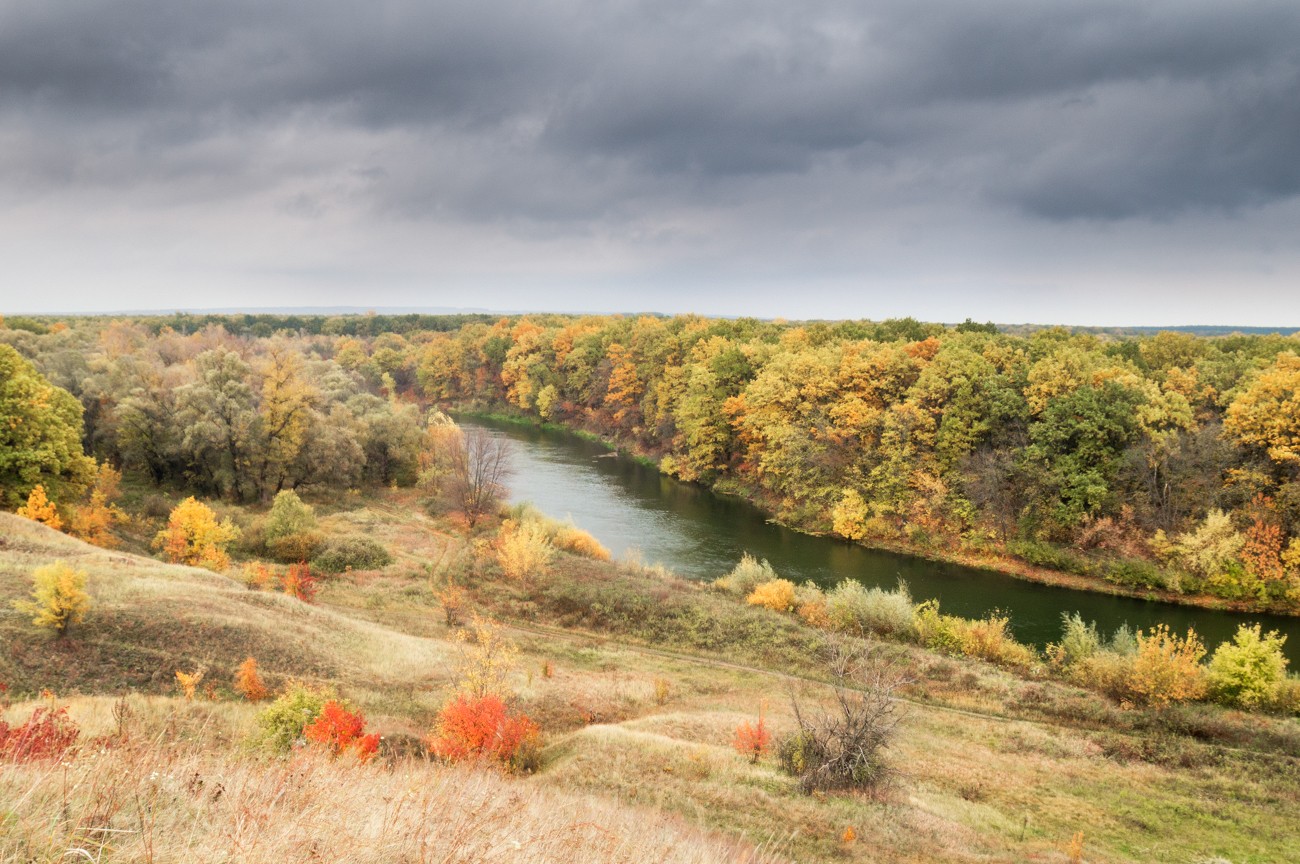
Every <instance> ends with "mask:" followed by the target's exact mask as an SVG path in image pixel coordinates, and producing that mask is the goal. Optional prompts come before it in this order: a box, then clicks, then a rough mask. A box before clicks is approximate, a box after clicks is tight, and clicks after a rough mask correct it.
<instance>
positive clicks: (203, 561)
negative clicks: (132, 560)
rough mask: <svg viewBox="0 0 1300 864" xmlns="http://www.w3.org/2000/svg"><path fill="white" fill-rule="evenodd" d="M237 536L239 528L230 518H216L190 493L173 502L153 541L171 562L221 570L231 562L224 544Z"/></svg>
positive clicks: (155, 546)
mask: <svg viewBox="0 0 1300 864" xmlns="http://www.w3.org/2000/svg"><path fill="white" fill-rule="evenodd" d="M239 536H240V531H239V529H238V528H236V527H235V526H234V525H233V524H232V523H231V521H230V520H229V519H225V520H222V521H221V522H218V521H217V514H215V513H213V512H212V508H211V507H208V506H207V505H206V504H204V503H202V502H201V501H198V500H197V499H195V498H194V497H193V496H190V497H189V498H186V499H185V500H184V501H182V502H181V503H179V504H177V505H176V509H175V510H173V511H172V512H171V516H169V517H168V519H167V527H166V528H164V529H163V530H161V531H159V532H158V535H157V536H156V537H154V540H153V545H154V548H155V549H161V550H162V551H163V553H164V554H165V555H166V556H167V560H168V561H171V562H172V563H173V564H190V565H193V566H195V567H206V568H208V569H209V570H216V571H221V570H224V569H226V567H228V566H230V558H229V556H227V555H226V546H227V545H229V544H230V543H231V542H232V541H234V540H238V539H239Z"/></svg>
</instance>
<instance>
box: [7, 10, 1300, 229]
mask: <svg viewBox="0 0 1300 864" xmlns="http://www.w3.org/2000/svg"><path fill="white" fill-rule="evenodd" d="M1298 10H1300V7H1296V6H1295V5H1294V4H1292V3H1251V2H1244V3H1226V2H1219V3H1204V2H1200V3H1198V2H1158V3H1144V4H1133V3H1129V2H1122V3H1121V2H1091V3H1041V2H988V3H978V4H972V3H967V2H948V3H931V4H916V3H912V2H907V3H901V2H892V3H890V2H884V3H874V4H861V5H858V4H852V5H850V4H842V3H818V2H809V3H801V4H790V3H786V2H766V3H764V2H757V3H755V2H739V0H735V2H716V3H681V2H646V3H617V2H614V3H609V2H568V3H564V2H560V3H552V4H538V3H529V2H462V3H451V2H447V3H438V4H427V3H396V2H389V3H382V2H381V3H373V4H340V3H332V2H328V0H317V2H283V0H281V2H249V3H211V2H207V3H188V2H177V0H168V2H161V0H155V2H144V0H135V2H130V0H128V2H114V3H75V4H68V3H47V2H10V3H8V4H5V5H4V7H3V8H0V123H3V124H4V127H5V128H6V129H7V132H8V134H7V136H6V140H7V141H8V142H9V143H8V145H7V149H8V150H9V158H8V159H7V160H6V162H7V163H8V164H7V166H6V167H4V168H0V171H5V172H7V173H8V175H9V176H10V177H11V178H12V177H15V176H18V177H20V178H21V179H22V180H24V181H26V182H27V183H29V184H35V185H36V186H38V187H39V185H40V183H41V182H46V183H66V182H73V181H75V182H84V183H88V184H94V183H104V184H110V185H113V184H121V185H126V186H131V185H133V184H136V183H138V182H142V181H152V182H168V183H171V182H176V181H177V180H178V179H183V178H184V177H185V176H186V175H187V174H193V175H194V176H195V177H199V178H201V177H208V178H211V179H215V180H220V181H222V183H225V184H227V185H226V188H227V189H239V188H243V187H244V185H245V184H251V185H254V186H255V185H257V184H259V183H266V182H270V180H269V176H271V175H274V176H280V177H283V176H285V175H286V174H287V175H288V176H294V175H296V174H299V173H301V174H302V175H304V176H319V175H320V174H321V173H322V172H324V171H326V169H327V167H328V166H331V165H334V166H337V165H339V164H343V163H346V164H347V165H348V170H349V171H351V172H353V175H354V176H359V175H358V174H357V173H356V172H371V174H370V176H371V179H372V181H373V182H371V183H369V184H359V185H360V187H364V188H358V189H356V190H354V194H355V195H356V196H357V197H358V200H360V199H366V198H367V196H371V197H370V198H369V199H368V200H371V203H372V204H373V206H375V207H377V208H379V209H381V210H382V209H388V210H393V211H396V212H401V213H405V214H408V215H418V214H427V213H432V212H439V211H441V212H452V213H463V214H464V215H465V216H466V217H469V218H489V219H490V218H509V217H511V216H519V215H524V216H532V217H535V218H541V219H546V218H551V217H552V216H556V215H567V216H570V217H576V218H581V217H582V216H583V215H584V214H585V215H586V216H588V217H590V218H602V217H606V216H608V214H609V213H610V212H611V211H612V210H618V209H619V207H620V206H622V204H621V203H620V202H627V201H629V200H632V201H647V200H650V199H653V200H655V201H656V203H657V205H663V203H664V199H665V198H670V199H672V200H673V201H675V202H676V203H678V204H680V205H687V206H688V205H690V204H691V202H692V201H693V200H694V196H703V197H704V199H705V200H709V198H710V196H714V195H723V196H733V197H735V196H739V198H741V199H743V198H744V197H745V195H746V194H751V193H752V194H758V192H759V189H758V188H757V187H756V188H755V189H754V190H750V193H747V190H746V188H745V184H746V183H748V182H750V181H752V180H753V179H754V178H762V177H766V176H771V175H779V174H796V175H798V174H808V173H812V172H816V171H833V172H837V173H838V174H841V175H842V182H841V184H840V188H841V190H842V192H843V194H842V198H843V199H844V200H835V201H831V202H829V204H828V206H830V207H832V209H833V210H834V213H833V214H828V215H827V218H837V217H838V216H839V215H844V214H846V213H851V212H852V211H853V210H854V208H855V206H862V205H861V201H860V198H859V196H860V195H862V194H869V193H873V192H878V191H879V189H880V187H881V186H882V185H889V184H890V183H892V182H894V181H896V180H897V178H898V176H899V171H900V170H902V169H900V167H899V166H900V165H901V164H904V163H906V164H909V165H910V166H911V167H910V168H909V169H908V170H909V171H910V172H911V175H912V179H911V180H910V181H909V184H908V185H909V187H910V191H911V192H913V193H914V194H917V195H919V196H922V197H930V196H933V197H939V198H949V199H953V200H966V199H971V198H974V199H979V200H987V201H990V202H994V203H997V202H1001V203H1003V204H1006V205H1009V206H1011V207H1013V208H1022V209H1024V210H1026V211H1028V212H1030V213H1034V214H1038V215H1040V216H1043V217H1047V218H1050V219H1061V218H1069V217H1077V216H1086V217H1099V218H1123V217H1131V216H1139V217H1140V216H1165V215H1168V214H1171V213H1177V212H1180V211H1184V210H1187V209H1189V208H1202V207H1210V208H1215V207H1218V208H1234V207H1240V206H1248V205H1253V204H1259V203H1264V202H1268V201H1270V200H1275V199H1279V198H1287V197H1290V196H1294V195H1295V194H1296V193H1297V192H1298V191H1300V160H1298V159H1296V158H1295V153H1296V152H1297V146H1298V145H1300V98H1298V97H1297V96H1296V94H1297V93H1300V61H1298V59H1297V58H1298V54H1297V46H1300V11H1298ZM294 135H301V137H302V140H295V141H293V142H292V144H284V143H283V142H284V140H285V139H286V137H292V136H294ZM357 136H360V137H357ZM277 141H280V142H281V143H280V144H279V145H277V144H276V142H277ZM277 146H279V147H280V148H282V149H280V150H277V149H276V148H277ZM448 160H454V163H452V162H449V161H448ZM433 162H437V163H439V164H437V165H431V163H433ZM895 191H897V190H895ZM855 201H856V202H858V203H857V204H856V205H855V203H854V202H855Z"/></svg>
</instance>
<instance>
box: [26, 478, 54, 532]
mask: <svg viewBox="0 0 1300 864" xmlns="http://www.w3.org/2000/svg"><path fill="white" fill-rule="evenodd" d="M16 513H17V515H19V516H25V517H26V518H28V519H31V520H33V521H35V522H40V523H42V524H43V525H48V526H50V527H51V528H53V529H54V530H55V531H61V530H62V529H63V519H62V518H60V516H59V510H58V508H57V507H55V506H54V502H53V501H51V500H50V499H49V498H47V497H46V495H45V487H44V486H42V485H41V484H39V483H37V484H36V485H35V486H33V487H32V492H31V494H30V495H28V496H27V503H26V504H24V505H23V506H22V507H19V508H18V510H17V511H16Z"/></svg>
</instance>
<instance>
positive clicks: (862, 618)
mask: <svg viewBox="0 0 1300 864" xmlns="http://www.w3.org/2000/svg"><path fill="white" fill-rule="evenodd" d="M912 613H913V609H912V596H911V594H910V593H909V592H908V590H907V585H906V584H904V583H902V582H900V583H899V585H898V588H897V589H896V590H894V591H884V590H882V589H880V588H875V587H872V588H868V587H866V586H865V585H863V584H862V583H861V582H857V581H854V580H852V579H846V580H844V581H843V582H841V583H840V584H838V585H836V586H835V588H834V589H832V590H831V592H830V593H829V594H827V595H826V615H827V618H828V620H829V624H830V628H831V629H833V630H837V631H839V632H841V633H849V634H853V635H862V634H864V633H876V634H879V635H882V636H893V637H896V638H906V637H907V636H910V635H911V634H912V632H913V614H912Z"/></svg>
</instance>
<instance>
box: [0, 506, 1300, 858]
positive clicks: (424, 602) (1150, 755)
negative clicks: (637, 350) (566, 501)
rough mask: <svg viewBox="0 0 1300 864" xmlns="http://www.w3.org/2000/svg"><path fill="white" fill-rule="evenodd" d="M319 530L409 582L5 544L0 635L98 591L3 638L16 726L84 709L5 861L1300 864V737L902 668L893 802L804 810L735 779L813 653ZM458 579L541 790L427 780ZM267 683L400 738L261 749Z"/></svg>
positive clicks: (599, 573)
mask: <svg viewBox="0 0 1300 864" xmlns="http://www.w3.org/2000/svg"><path fill="white" fill-rule="evenodd" d="M322 514H323V518H322V520H321V527H322V530H325V531H327V532H329V533H331V534H358V535H360V534H364V535H365V536H369V537H372V538H373V539H375V540H378V541H379V542H380V543H382V544H383V545H385V546H386V547H387V548H389V549H390V550H391V551H392V552H393V553H394V557H395V560H394V562H393V563H392V564H390V565H389V566H387V567H385V568H383V569H382V570H378V571H361V572H351V573H345V574H343V575H341V576H338V577H335V578H331V579H328V580H324V581H323V584H322V590H321V592H320V594H319V596H318V597H317V602H316V603H315V604H312V605H308V604H304V603H302V602H300V601H298V600H295V599H292V598H290V597H287V596H285V595H283V594H279V593H272V592H267V591H252V590H249V589H248V588H246V587H245V586H244V584H243V583H242V582H241V581H240V580H239V579H238V578H237V576H238V568H234V569H232V570H231V571H230V575H218V574H214V573H211V572H209V571H206V570H201V569H195V568H188V567H180V566H176V565H168V564H163V563H160V562H158V561H156V560H153V559H151V558H147V557H143V556H142V555H140V554H135V553H139V552H143V551H145V550H144V547H143V545H142V543H141V539H142V538H144V537H146V536H147V535H148V530H146V528H141V529H140V530H139V531H138V532H137V533H136V535H134V536H135V540H133V541H131V542H130V543H128V547H127V548H128V549H132V550H133V551H126V550H123V551H106V550H102V549H97V548H95V547H91V546H87V545H85V544H82V543H80V542H79V541H76V540H73V539H71V538H68V537H66V536H64V535H61V534H58V533H56V532H54V531H51V530H49V529H46V528H44V527H43V526H40V525H36V524H35V523H31V522H28V521H26V520H22V519H19V518H17V517H13V516H9V515H7V514H0V538H2V539H0V603H3V608H5V609H8V608H9V607H10V604H11V602H12V601H13V600H15V599H18V598H19V597H20V596H22V595H23V594H25V593H26V591H27V590H28V587H29V585H30V582H29V574H30V572H31V570H32V569H33V568H34V567H35V566H38V565H40V564H43V563H47V562H49V561H51V560H55V559H62V560H65V561H68V562H70V563H72V564H73V565H74V566H76V567H78V568H82V569H84V570H86V571H87V572H88V573H89V577H90V578H89V583H88V591H89V593H90V594H91V596H92V597H93V598H94V602H95V606H94V609H93V611H92V614H91V616H90V617H89V618H88V620H87V621H86V622H85V623H84V624H82V625H79V626H77V627H75V628H74V629H73V630H72V632H71V633H70V634H69V635H68V636H67V637H65V638H63V639H56V638H52V637H50V636H49V635H47V634H45V633H42V632H39V631H37V630H36V629H35V628H32V627H30V626H29V625H28V624H27V622H26V620H25V618H24V617H23V616H21V615H19V614H17V613H16V612H6V613H5V614H4V615H3V617H2V618H0V630H2V631H3V636H4V640H5V642H6V644H7V645H9V646H10V647H9V650H8V651H7V652H6V653H5V654H4V655H3V656H0V680H2V681H4V682H6V683H7V684H8V685H9V686H10V688H11V695H12V697H13V698H14V700H15V704H13V705H12V706H11V707H9V709H8V710H7V711H6V713H5V717H4V719H6V720H7V721H9V722H10V723H16V722H20V721H21V720H22V719H24V718H25V717H26V716H27V715H29V714H30V712H31V711H32V710H33V708H35V707H37V706H40V705H44V704H46V703H47V702H53V704H57V705H67V707H68V709H69V713H70V715H71V716H72V718H73V719H74V720H75V721H76V722H77V723H78V724H79V725H80V726H81V728H82V737H81V739H80V740H81V741H82V743H83V746H82V747H81V748H80V749H79V750H78V751H76V752H75V754H73V755H70V756H69V757H67V758H66V759H65V760H64V762H63V763H62V764H57V763H56V764H49V763H28V764H11V763H4V764H0V800H3V801H4V802H5V803H4V804H3V809H4V811H5V815H4V818H3V828H2V829H0V852H2V853H3V860H12V861H56V860H58V861H62V860H69V859H81V860H93V861H105V862H108V861H146V860H160V861H162V860H231V861H234V860H240V861H299V860H301V861H309V860H340V861H396V860H403V861H444V860H446V861H479V860H502V861H507V860H509V861H518V860H530V861H531V860H536V861H583V862H585V861H593V862H595V861H645V860H664V861H684V862H685V861H690V862H695V861H699V862H705V861H767V860H771V861H836V860H842V861H917V862H920V861H982V862H984V861H1007V862H1012V861H1045V862H1050V861H1070V860H1086V861H1096V862H1101V861H1106V862H1125V861H1189V862H1190V861H1208V860H1217V859H1226V860H1229V861H1232V862H1238V864H1240V862H1265V861H1289V860H1298V859H1300V826H1297V823H1296V820H1295V818H1294V813H1295V811H1296V806H1297V804H1298V803H1300V724H1297V722H1296V720H1294V719H1282V718H1277V717H1271V716H1266V715H1246V714H1242V713H1238V712H1231V711H1226V710H1223V709H1219V708H1215V707H1211V706H1184V707H1173V708H1170V709H1167V710H1165V711H1161V712H1157V711H1151V710H1139V709H1133V708H1130V707H1128V706H1123V705H1119V704H1115V703H1113V702H1111V701H1110V700H1108V699H1106V698H1105V697H1103V696H1100V695H1097V694H1095V693H1091V692H1088V691H1084V690H1080V689H1077V688H1073V687H1070V686H1068V685H1065V684H1061V683H1059V682H1054V681H1049V680H1035V679H1033V678H1026V677H1022V676H1020V675H1017V674H1013V673H1012V672H1009V671H1005V670H1002V669H999V668H995V667H993V666H990V665H988V664H985V663H980V662H977V661H971V660H966V659H961V658H951V657H941V656H938V655H935V654H931V653H929V652H926V651H924V650H922V649H919V648H916V647H913V646H904V645H888V644H887V645H883V646H881V647H880V648H879V649H878V651H879V652H880V653H881V655H882V656H883V657H884V658H886V659H887V660H888V661H889V662H890V663H891V664H892V665H893V667H894V668H896V669H898V670H899V671H900V672H901V673H902V674H904V675H906V676H907V678H908V679H910V683H908V684H907V685H906V686H905V688H904V689H903V690H902V691H900V693H901V697H902V701H901V707H902V708H903V709H904V719H903V721H902V724H901V727H900V731H899V734H898V736H897V739H896V741H895V743H894V745H893V746H892V747H891V748H890V751H889V760H890V764H891V765H892V766H893V767H894V769H895V772H894V774H893V776H892V778H891V779H890V781H889V782H888V783H886V784H884V785H883V786H881V787H879V788H877V789H875V790H873V791H872V792H870V793H855V794H815V795H805V794H803V793H801V792H800V791H799V790H798V787H797V783H796V781H795V779H794V778H791V777H789V776H787V775H786V774H785V773H783V772H782V771H781V770H780V769H779V767H778V766H777V765H776V763H775V760H774V759H773V758H772V757H771V756H770V755H769V756H766V757H765V758H763V759H761V760H759V761H758V762H757V763H753V764H751V763H750V762H749V761H748V760H747V759H745V758H743V757H742V756H741V755H740V754H738V753H737V752H736V751H735V750H734V749H733V747H732V739H733V736H734V732H735V729H736V728H737V726H738V724H740V723H742V722H744V721H750V722H753V721H755V720H756V719H757V718H758V716H759V714H760V712H761V713H762V714H763V715H764V717H765V719H766V722H767V723H768V724H769V725H770V726H771V727H772V728H773V730H774V731H775V733H776V737H777V738H779V737H780V736H781V735H782V734H783V733H786V732H788V731H790V730H791V729H792V728H793V720H792V717H791V708H790V702H791V695H790V694H791V693H795V694H797V695H798V698H800V699H802V700H804V702H805V704H807V703H809V702H816V701H818V700H823V699H825V698H827V697H828V695H829V693H830V688H829V687H828V686H827V684H826V683H825V679H826V672H825V669H824V667H823V666H822V664H821V663H820V662H819V660H818V657H817V650H816V649H817V644H818V638H819V637H818V635H817V633H816V632H815V631H812V630H810V629H808V628H806V627H804V626H802V625H801V624H799V623H797V620H796V619H793V618H789V617H785V616H779V615H777V614H776V613H773V612H770V611H768V610H764V609H757V608H752V607H747V606H744V605H742V604H740V603H738V602H736V601H734V600H732V599H730V598H728V597H726V596H723V595H721V594H719V593H717V592H712V591H709V590H706V589H701V588H699V587H698V586H695V585H692V584H690V583H686V582H683V581H681V580H677V579H675V578H673V577H671V576H670V575H668V574H663V573H658V572H654V571H651V570H647V569H645V568H641V567H638V566H635V565H619V564H615V563H605V562H600V561H594V560H591V559H588V558H579V557H576V556H572V555H568V554H561V555H559V556H558V557H557V558H556V559H555V560H554V561H553V562H552V563H551V565H550V566H549V568H547V570H546V572H545V573H544V574H541V575H537V576H535V577H532V578H529V579H524V580H511V579H508V578H506V577H504V576H502V575H501V574H500V572H499V571H498V570H497V569H496V568H495V567H494V566H491V565H484V564H483V562H482V554H481V553H482V550H483V548H484V544H485V543H486V542H487V541H488V540H489V539H490V538H491V537H492V535H493V533H494V532H495V531H496V530H497V523H496V522H495V521H494V520H490V523H489V524H487V525H485V526H482V527H481V528H480V529H479V530H478V531H477V532H476V536H475V537H474V538H467V537H466V536H465V534H464V531H463V529H462V528H460V527H458V526H457V525H455V524H454V523H452V522H450V521H447V520H445V519H440V518H431V517H428V516H426V515H424V514H423V513H422V511H421V510H420V509H419V508H418V507H417V506H416V502H415V501H414V499H413V498H412V497H411V496H409V495H406V494H400V493H393V494H389V495H385V496H383V497H382V498H378V499H369V500H355V501H350V502H343V503H337V502H336V503H334V504H332V505H329V506H328V507H327V506H324V505H323V506H322ZM234 515H236V516H241V515H245V516H246V515H248V514H240V513H235V514H234ZM475 540H477V541H478V543H477V547H476V543H475ZM476 548H477V551H476ZM449 578H450V579H454V580H455V581H457V582H458V583H459V584H460V585H461V586H462V587H463V590H464V591H465V592H466V605H467V608H466V610H465V611H466V614H468V613H469V611H471V609H472V610H473V611H477V612H479V613H481V614H483V615H485V616H490V617H492V618H495V619H497V620H499V621H502V622H504V624H505V627H506V629H505V633H506V635H507V636H508V637H509V638H510V639H511V640H512V641H514V642H515V643H516V644H517V645H518V646H519V648H520V654H519V657H518V660H517V662H516V663H515V664H514V669H513V672H512V675H511V680H510V683H511V689H512V690H513V691H514V693H515V696H516V698H515V702H516V704H517V705H518V706H519V708H521V709H522V710H523V711H525V712H526V713H528V714H529V715H530V716H531V717H533V718H534V719H535V720H537V722H538V723H539V724H540V725H541V727H542V730H543V745H544V746H543V749H542V752H541V760H540V762H541V764H540V768H539V770H537V771H536V773H534V774H530V775H526V776H507V775H503V774H501V773H500V772H497V771H494V770H491V769H466V768H458V767H449V766H445V765H442V764H439V763H436V762H431V761H429V760H428V759H427V758H425V755H424V747H423V743H422V741H423V739H424V737H425V736H427V735H428V733H429V731H430V730H431V728H432V725H433V723H434V718H435V716H436V713H437V711H438V709H439V707H440V706H441V705H442V704H443V703H444V702H445V701H446V699H447V698H448V695H449V685H450V682H451V681H452V680H453V679H454V678H455V676H456V674H457V670H458V667H459V665H460V663H461V661H462V653H463V650H464V645H463V644H462V643H461V642H460V641H458V640H456V639H455V638H454V637H455V631H456V630H457V628H455V627H452V626H449V625H448V624H447V622H446V615H445V614H444V609H443V605H442V603H441V602H440V601H439V600H438V598H437V597H436V596H435V591H436V590H437V589H438V588H439V586H443V585H445V584H446V583H447V580H448V579H449ZM249 655H252V656H255V657H256V658H257V659H258V662H259V664H260V666H261V668H262V669H263V673H264V675H265V676H266V678H267V682H268V684H270V685H271V686H273V687H278V686H282V685H283V684H284V683H286V682H287V681H288V680H289V679H302V680H307V681H311V682H316V683H318V684H326V685H330V686H333V687H335V688H337V690H338V692H339V693H340V694H341V695H343V696H345V697H346V698H347V699H349V700H350V701H351V702H352V703H353V704H354V705H355V706H356V707H357V708H359V709H360V710H361V711H362V712H364V714H365V716H366V718H367V720H368V721H369V728H370V729H373V730H376V731H378V732H380V733H381V734H383V735H384V742H383V746H382V750H381V756H380V758H379V759H378V760H376V761H374V762H371V763H370V764H357V763H356V761H355V760H351V761H349V760H347V759H339V760H330V759H329V758H328V757H326V756H323V755H321V754H319V753H317V752H315V751H313V750H306V751H302V752H298V753H295V754H294V755H293V756H291V757H287V758H284V757H276V756H272V755H269V754H267V753H265V752H263V751H261V750H259V749H257V748H256V747H255V746H253V745H252V744H251V743H250V741H251V739H252V737H253V733H254V730H255V729H256V721H255V715H256V711H257V708H256V706H253V705H250V704H248V703H245V702H243V701H242V700H240V699H238V697H237V696H236V694H235V693H234V692H233V690H232V689H231V680H232V676H233V674H234V670H235V668H236V667H237V666H238V664H239V663H240V662H241V661H242V660H243V659H244V658H245V657H246V656H249ZM200 668H201V669H203V670H205V679H204V680H205V682H207V683H210V684H213V685H215V686H213V687H212V688H211V689H210V692H209V695H208V697H202V696H200V698H197V699H196V700H195V701H192V702H187V701H185V700H184V699H182V698H180V697H179V696H178V695H176V689H175V686H174V685H175V679H174V675H175V672H176V670H185V671H193V670H196V669H200ZM43 688H48V689H49V690H51V691H53V695H52V696H46V697H42V696H40V695H38V694H39V692H40V691H41V690H42V689H43ZM119 700H120V701H119ZM115 707H116V711H115ZM1080 835H1081V836H1080Z"/></svg>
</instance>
